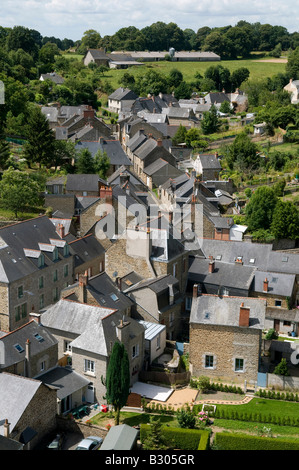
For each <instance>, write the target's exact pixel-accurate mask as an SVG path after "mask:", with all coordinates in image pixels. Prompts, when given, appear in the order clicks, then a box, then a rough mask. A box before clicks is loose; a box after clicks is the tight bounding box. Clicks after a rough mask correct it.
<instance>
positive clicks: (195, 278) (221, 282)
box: [188, 257, 256, 291]
mask: <svg viewBox="0 0 299 470" xmlns="http://www.w3.org/2000/svg"><path fill="white" fill-rule="evenodd" d="M209 263H210V260H209V259H202V258H198V257H195V258H194V259H193V260H191V265H190V267H189V271H188V279H189V280H191V281H192V282H195V283H196V282H199V283H204V284H212V285H216V286H219V287H220V286H221V287H227V288H235V289H241V290H247V291H249V290H250V287H251V285H252V283H253V280H254V275H255V272H256V268H254V267H251V266H242V265H236V264H229V263H223V262H221V261H215V269H214V272H213V273H209Z"/></svg>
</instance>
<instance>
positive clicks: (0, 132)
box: [0, 123, 10, 170]
mask: <svg viewBox="0 0 299 470" xmlns="http://www.w3.org/2000/svg"><path fill="white" fill-rule="evenodd" d="M9 157H10V148H9V143H8V142H7V141H6V140H5V134H4V129H3V126H2V125H1V123H0V167H1V168H2V170H3V169H4V168H6V165H7V161H8V159H9Z"/></svg>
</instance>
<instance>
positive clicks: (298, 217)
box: [271, 200, 299, 240]
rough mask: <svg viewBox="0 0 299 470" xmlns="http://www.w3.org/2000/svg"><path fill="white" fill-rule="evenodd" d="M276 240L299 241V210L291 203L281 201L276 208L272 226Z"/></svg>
mask: <svg viewBox="0 0 299 470" xmlns="http://www.w3.org/2000/svg"><path fill="white" fill-rule="evenodd" d="M271 231H272V233H273V235H274V236H275V238H277V239H281V238H289V239H291V240H298V239H299V210H298V208H297V207H296V206H295V204H293V203H292V202H290V201H285V202H284V201H281V200H279V201H278V202H277V204H276V206H275V209H274V212H273V218H272V224H271Z"/></svg>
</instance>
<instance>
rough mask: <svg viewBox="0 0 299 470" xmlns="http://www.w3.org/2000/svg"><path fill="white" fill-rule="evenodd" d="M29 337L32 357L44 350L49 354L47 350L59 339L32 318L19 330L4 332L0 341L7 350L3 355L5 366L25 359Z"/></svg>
mask: <svg viewBox="0 0 299 470" xmlns="http://www.w3.org/2000/svg"><path fill="white" fill-rule="evenodd" d="M27 339H29V341H30V354H31V357H32V358H33V357H34V356H36V355H40V354H42V353H43V352H44V353H45V354H47V350H48V349H49V348H50V347H52V346H53V345H55V344H57V343H58V341H57V339H55V338H54V336H52V334H51V333H49V331H48V330H47V329H46V328H44V327H43V326H42V325H40V324H38V323H37V322H36V321H34V320H31V321H30V322H29V323H26V324H25V325H23V326H22V327H20V328H18V329H17V330H14V331H12V332H10V333H7V334H4V335H3V336H2V337H1V338H0V343H1V344H2V345H3V347H4V351H5V354H4V356H3V357H4V360H5V362H4V364H3V366H4V367H5V368H6V367H10V366H12V365H13V364H17V363H18V362H21V361H23V360H24V359H25V351H26V341H27ZM16 345H17V346H18V349H17V348H16Z"/></svg>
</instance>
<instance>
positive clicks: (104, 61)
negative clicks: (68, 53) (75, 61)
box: [83, 49, 109, 67]
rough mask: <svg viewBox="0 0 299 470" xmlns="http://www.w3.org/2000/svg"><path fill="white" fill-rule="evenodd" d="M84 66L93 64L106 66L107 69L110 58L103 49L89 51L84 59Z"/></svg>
mask: <svg viewBox="0 0 299 470" xmlns="http://www.w3.org/2000/svg"><path fill="white" fill-rule="evenodd" d="M83 63H84V65H89V64H91V63H93V64H96V65H99V66H100V65H104V66H105V67H107V66H108V64H109V57H108V56H107V55H106V52H105V51H104V50H103V49H88V51H87V52H86V54H85V56H84V57H83Z"/></svg>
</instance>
